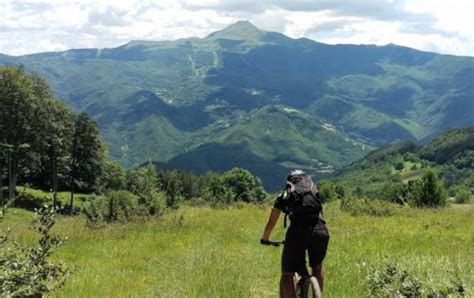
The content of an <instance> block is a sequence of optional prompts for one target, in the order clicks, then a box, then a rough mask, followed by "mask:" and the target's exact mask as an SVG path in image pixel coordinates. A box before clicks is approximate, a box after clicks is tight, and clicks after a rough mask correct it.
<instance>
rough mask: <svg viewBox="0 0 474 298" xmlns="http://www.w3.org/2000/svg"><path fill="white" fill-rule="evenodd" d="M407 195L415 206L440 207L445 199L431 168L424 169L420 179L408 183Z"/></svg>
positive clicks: (444, 203)
mask: <svg viewBox="0 0 474 298" xmlns="http://www.w3.org/2000/svg"><path fill="white" fill-rule="evenodd" d="M409 197H410V201H411V203H412V204H413V205H414V206H416V207H442V206H445V205H446V199H447V195H446V192H445V191H444V189H443V186H442V184H441V182H440V181H439V179H438V176H437V175H436V173H435V172H434V171H433V170H431V169H428V170H427V171H425V173H424V174H423V176H422V177H421V181H418V182H413V183H412V184H411V185H410V184H409Z"/></svg>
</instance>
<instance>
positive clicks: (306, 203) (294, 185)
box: [284, 174, 323, 227]
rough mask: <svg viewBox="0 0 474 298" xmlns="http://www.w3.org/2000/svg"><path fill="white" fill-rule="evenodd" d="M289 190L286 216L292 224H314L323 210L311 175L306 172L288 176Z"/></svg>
mask: <svg viewBox="0 0 474 298" xmlns="http://www.w3.org/2000/svg"><path fill="white" fill-rule="evenodd" d="M287 187H288V190H289V197H288V205H287V210H286V211H287V212H286V215H285V222H284V225H285V227H286V216H289V217H290V220H291V222H292V223H294V224H307V225H312V224H316V223H317V222H318V220H319V214H320V213H321V211H322V210H323V206H322V203H323V202H322V199H321V197H320V196H319V193H318V190H317V188H316V186H315V185H314V184H313V181H312V180H311V177H309V176H308V175H306V174H300V175H294V176H291V177H289V178H288V184H287Z"/></svg>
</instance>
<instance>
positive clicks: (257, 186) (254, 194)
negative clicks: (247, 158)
mask: <svg viewBox="0 0 474 298" xmlns="http://www.w3.org/2000/svg"><path fill="white" fill-rule="evenodd" d="M204 181H205V186H204V187H203V189H202V191H201V197H202V198H203V199H205V200H206V201H209V202H211V205H213V206H217V205H222V204H224V205H228V204H231V203H233V202H236V201H243V202H246V203H259V202H263V201H264V200H265V198H266V196H267V194H266V193H265V191H264V189H263V187H262V183H261V182H260V179H258V178H257V177H255V176H253V175H252V174H251V173H250V172H249V171H247V170H244V169H240V168H234V169H232V170H230V171H228V172H226V173H224V174H217V173H207V174H206V176H205V179H204Z"/></svg>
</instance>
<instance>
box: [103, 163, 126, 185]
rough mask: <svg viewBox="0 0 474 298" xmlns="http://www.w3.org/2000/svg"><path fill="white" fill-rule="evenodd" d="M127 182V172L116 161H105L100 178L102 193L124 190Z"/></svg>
mask: <svg viewBox="0 0 474 298" xmlns="http://www.w3.org/2000/svg"><path fill="white" fill-rule="evenodd" d="M126 180H127V174H126V173H125V170H124V169H123V168H122V167H121V166H120V164H119V163H118V162H116V161H105V162H104V164H103V166H102V175H101V176H100V178H99V188H100V191H101V192H104V191H105V190H120V189H124V187H125V184H126Z"/></svg>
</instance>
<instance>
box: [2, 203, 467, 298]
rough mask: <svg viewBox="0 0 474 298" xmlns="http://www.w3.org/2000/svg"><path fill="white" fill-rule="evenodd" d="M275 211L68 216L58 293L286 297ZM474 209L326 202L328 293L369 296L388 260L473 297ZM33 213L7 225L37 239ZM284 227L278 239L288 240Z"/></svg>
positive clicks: (63, 222)
mask: <svg viewBox="0 0 474 298" xmlns="http://www.w3.org/2000/svg"><path fill="white" fill-rule="evenodd" d="M268 213H269V207H257V206H253V205H241V206H239V207H233V208H230V209H225V210H213V209H209V208H192V207H182V208H181V209H179V210H178V211H176V212H174V213H169V214H167V215H166V216H164V217H163V218H162V219H161V220H149V221H138V222H133V223H128V224H114V225H108V226H105V227H102V228H99V229H90V228H87V227H86V226H85V220H84V219H83V218H80V217H74V218H67V217H66V218H60V219H59V220H58V223H57V225H56V226H55V228H54V232H55V233H59V234H61V235H63V236H68V237H69V240H68V241H67V243H66V244H65V246H63V247H62V248H61V249H60V250H59V252H58V253H57V254H56V255H55V256H54V259H58V260H63V261H65V262H66V263H67V264H68V265H69V266H70V267H71V268H72V273H71V276H70V278H69V280H68V282H67V284H66V286H65V287H64V288H63V289H61V290H60V291H58V292H57V293H55V295H56V296H57V297H144V296H160V297H278V295H277V294H278V292H277V288H278V287H277V285H278V280H279V270H280V263H279V260H280V254H281V248H273V247H264V246H261V245H260V244H259V239H260V236H261V233H262V230H263V227H264V224H265V223H266V220H267V216H268ZM473 215H474V208H473V205H452V206H450V207H448V208H446V209H442V210H439V211H436V210H414V209H403V210H400V211H399V212H398V214H397V215H394V216H390V217H368V216H358V217H353V216H350V215H348V214H346V213H342V212H341V211H340V210H339V203H338V202H334V203H330V204H328V205H327V206H326V212H325V217H326V219H327V221H328V227H329V229H330V233H331V241H330V248H329V252H328V256H327V259H326V261H325V268H326V290H325V292H326V297H367V296H368V292H367V285H366V277H367V275H368V274H369V273H370V272H372V270H373V269H374V268H382V267H383V266H385V265H386V264H388V263H392V264H395V265H396V266H397V267H398V268H402V269H406V270H407V271H409V272H410V273H412V274H414V275H415V276H417V277H419V278H420V280H422V281H423V282H427V283H430V284H433V285H436V284H438V283H439V284H440V285H443V284H447V283H448V282H449V280H450V279H452V278H454V277H455V276H459V277H460V278H461V279H462V280H463V282H464V284H465V285H466V286H467V288H468V290H469V291H470V292H469V293H468V295H471V296H472V295H473V294H472V291H473V289H474V272H473V269H472V268H474V251H473V249H472V248H473V247H474V238H473V232H474V216H473ZM31 219H32V214H31V213H29V212H27V211H24V210H20V209H11V210H10V212H9V214H8V215H7V218H6V220H4V221H3V222H2V223H0V228H1V230H2V232H3V231H5V230H6V228H7V227H8V226H9V227H11V230H12V231H11V232H12V237H13V238H15V239H16V240H18V241H19V242H21V243H23V244H26V243H31V242H32V241H33V240H34V238H35V235H34V233H33V232H31V231H30V230H29V228H28V226H29V223H30V222H31ZM283 236H284V229H283V224H282V221H281V219H280V222H279V223H278V224H277V227H276V230H275V232H274V235H273V237H272V238H273V239H282V238H283Z"/></svg>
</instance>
